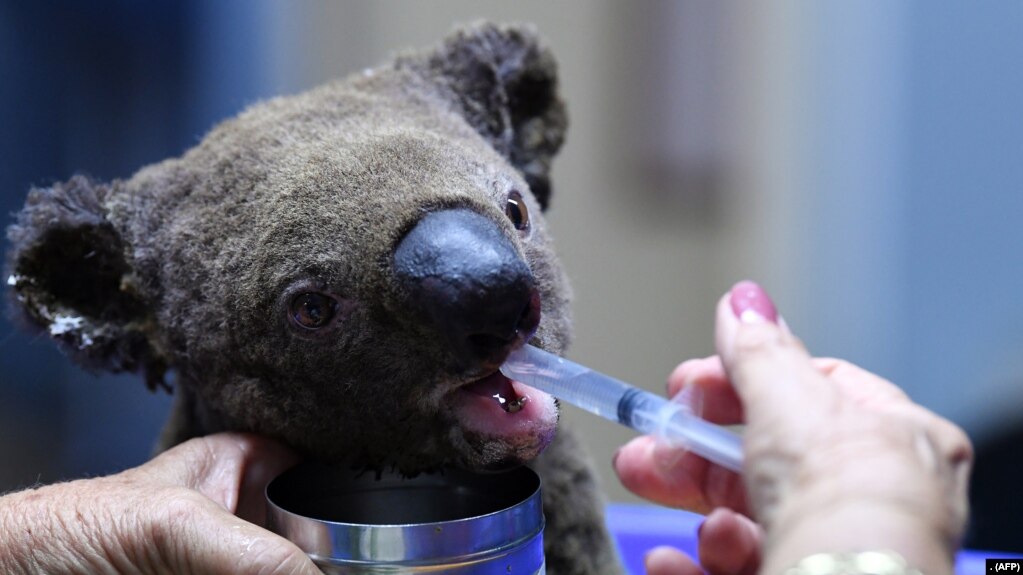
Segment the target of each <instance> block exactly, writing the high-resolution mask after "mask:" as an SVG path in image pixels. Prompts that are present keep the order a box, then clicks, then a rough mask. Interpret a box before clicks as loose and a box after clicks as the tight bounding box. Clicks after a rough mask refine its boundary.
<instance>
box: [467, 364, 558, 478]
mask: <svg viewBox="0 0 1023 575" xmlns="http://www.w3.org/2000/svg"><path fill="white" fill-rule="evenodd" d="M449 397H450V403H449V405H450V407H451V409H452V412H453V414H454V415H455V418H456V419H457V420H458V421H459V422H460V424H461V426H462V428H463V429H464V430H465V431H467V432H470V433H472V434H473V435H474V436H476V437H480V438H486V441H497V442H499V443H501V444H503V445H505V446H506V448H509V449H512V450H513V451H514V452H515V453H516V458H518V459H521V460H523V461H524V460H527V459H530V458H532V457H535V456H536V455H537V454H539V452H540V451H541V450H542V449H543V448H544V447H546V445H547V444H548V443H549V442H550V440H551V438H553V437H554V431H555V429H556V428H557V423H558V408H557V404H556V403H555V401H554V398H553V397H551V396H550V395H548V394H546V393H544V392H542V391H540V390H538V389H534V388H532V387H529V386H528V385H526V384H524V383H522V382H518V381H513V380H511V379H508V378H507V377H505V376H504V375H503V374H502V373H501V372H500V371H495V372H494V373H492V374H490V375H488V376H486V377H483V378H481V379H477V380H474V381H472V382H470V383H468V384H465V385H462V386H460V387H458V388H456V389H454V390H453V391H452V392H451V393H450V395H449ZM502 400H503V401H502Z"/></svg>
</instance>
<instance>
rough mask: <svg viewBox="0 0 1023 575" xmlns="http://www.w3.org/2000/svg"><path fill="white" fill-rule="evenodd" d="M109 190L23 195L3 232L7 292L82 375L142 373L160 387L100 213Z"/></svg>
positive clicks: (139, 309)
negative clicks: (77, 365)
mask: <svg viewBox="0 0 1023 575" xmlns="http://www.w3.org/2000/svg"><path fill="white" fill-rule="evenodd" d="M109 190H110V188H109V187H108V186H106V185H102V184H94V183H92V182H90V181H89V180H88V179H86V178H84V177H81V176H77V177H75V178H72V179H71V180H70V181H68V182H67V183H64V184H57V185H55V186H53V187H51V188H35V189H33V190H32V191H31V192H29V195H28V200H27V201H26V204H25V207H24V209H22V211H21V213H19V214H18V219H17V223H15V224H13V225H11V226H10V227H9V228H8V230H7V237H8V239H9V240H10V243H11V251H10V253H9V254H8V267H9V274H8V277H7V285H8V286H10V287H11V288H13V295H14V299H15V301H16V305H15V308H20V310H21V312H22V316H23V317H24V318H25V319H26V320H27V322H28V323H29V324H31V325H33V326H36V327H38V328H40V329H41V330H45V331H46V332H47V333H49V335H50V336H52V337H53V338H54V339H56V340H57V341H58V342H59V343H60V344H61V345H62V347H63V348H64V349H65V351H66V352H67V353H68V354H69V355H71V356H72V357H73V358H74V359H75V360H76V361H78V362H79V363H81V364H83V365H84V366H85V367H87V368H91V369H106V370H109V371H113V372H120V371H143V372H144V374H145V377H146V383H147V385H149V386H150V387H151V388H152V387H155V386H157V385H161V386H162V385H165V384H164V383H163V375H164V372H165V371H166V365H165V362H164V361H163V360H162V358H160V357H158V354H156V353H154V351H153V347H152V346H151V345H150V342H149V338H148V337H147V336H146V333H145V332H146V330H147V329H151V326H152V321H150V318H149V317H148V316H147V311H146V310H147V306H146V305H145V304H144V302H143V299H142V297H141V296H140V295H139V294H138V293H137V292H136V291H135V289H134V284H133V276H132V270H131V267H130V265H129V263H128V259H127V257H126V246H125V243H124V241H123V239H122V238H121V235H120V233H118V231H117V229H115V227H114V226H113V224H111V223H110V221H109V220H108V219H107V210H106V208H104V206H103V200H104V198H105V197H106V195H107V193H108V192H109Z"/></svg>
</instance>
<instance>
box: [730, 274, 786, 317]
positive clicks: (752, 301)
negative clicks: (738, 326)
mask: <svg viewBox="0 0 1023 575" xmlns="http://www.w3.org/2000/svg"><path fill="white" fill-rule="evenodd" d="M729 303H731V304H732V313H734V314H735V317H737V318H739V319H740V320H741V321H743V322H745V323H757V322H764V321H769V322H771V323H778V310H777V309H775V307H774V302H772V301H771V297H770V296H769V295H767V292H765V291H764V288H762V287H760V286H759V285H757V284H755V283H753V282H751V281H741V282H739V283H737V284H735V286H734V287H732V291H731V295H730V296H729Z"/></svg>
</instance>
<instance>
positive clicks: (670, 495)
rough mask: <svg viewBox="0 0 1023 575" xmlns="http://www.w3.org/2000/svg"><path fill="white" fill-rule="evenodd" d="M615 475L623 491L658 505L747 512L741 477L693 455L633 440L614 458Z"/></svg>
mask: <svg viewBox="0 0 1023 575" xmlns="http://www.w3.org/2000/svg"><path fill="white" fill-rule="evenodd" d="M613 466H614V469H615V473H617V474H618V478H619V480H620V481H621V482H622V485H624V486H625V488H626V489H629V490H630V491H632V492H633V493H635V494H637V495H639V496H640V497H643V498H646V499H649V500H650V501H654V502H656V503H660V504H661V505H666V506H669V507H678V508H682V509H688V510H690V511H696V512H700V513H706V512H707V511H710V510H711V509H713V508H714V507H719V506H725V507H730V508H732V509H736V510H738V511H740V512H744V513H745V512H748V509H749V506H748V502H747V499H746V490H745V488H744V485H743V483H742V478H741V477H740V476H739V475H737V474H735V473H733V472H731V471H729V470H727V469H725V468H723V467H720V466H718V465H714V464H712V463H710V462H708V461H707V460H705V459H703V458H702V457H699V456H698V455H695V454H693V453H689V452H685V451H684V450H678V449H674V448H670V447H665V446H662V445H658V443H657V442H656V440H654V439H653V438H652V437H650V436H642V437H637V438H636V439H633V440H632V441H630V442H629V443H627V444H626V445H625V446H623V447H622V448H621V449H619V450H618V453H617V454H616V455H615V459H614V463H613Z"/></svg>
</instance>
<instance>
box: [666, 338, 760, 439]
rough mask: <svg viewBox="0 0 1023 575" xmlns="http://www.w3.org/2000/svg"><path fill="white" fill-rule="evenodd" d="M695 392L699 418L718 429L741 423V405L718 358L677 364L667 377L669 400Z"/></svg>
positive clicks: (711, 357) (713, 357)
mask: <svg viewBox="0 0 1023 575" xmlns="http://www.w3.org/2000/svg"><path fill="white" fill-rule="evenodd" d="M694 388H695V389H698V390H699V391H700V393H701V394H702V398H703V405H702V410H701V412H700V414H699V415H700V417H701V418H703V419H706V420H707V421H710V422H712V423H717V424H720V425H733V424H737V423H742V422H743V420H744V417H743V410H742V402H740V401H739V396H738V395H737V394H736V393H735V388H733V387H732V383H731V382H730V381H728V374H726V373H725V368H724V366H723V365H722V364H721V358H720V357H718V356H716V355H714V356H710V357H705V358H702V359H691V360H689V361H686V362H684V363H682V364H680V365H679V366H678V367H676V368H675V370H674V371H673V372H672V373H671V375H670V376H668V396H669V397H675V396H676V395H678V394H679V393H681V392H682V390H684V389H694Z"/></svg>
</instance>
